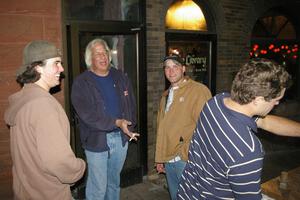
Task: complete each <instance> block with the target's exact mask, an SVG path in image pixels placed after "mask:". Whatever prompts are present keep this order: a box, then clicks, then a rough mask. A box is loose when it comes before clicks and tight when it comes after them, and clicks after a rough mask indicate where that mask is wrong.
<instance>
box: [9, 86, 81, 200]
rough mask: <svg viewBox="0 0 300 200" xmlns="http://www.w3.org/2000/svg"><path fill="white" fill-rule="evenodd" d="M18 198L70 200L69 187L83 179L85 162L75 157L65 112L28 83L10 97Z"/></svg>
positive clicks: (41, 91) (15, 182) (48, 95)
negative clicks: (70, 142)
mask: <svg viewBox="0 0 300 200" xmlns="http://www.w3.org/2000/svg"><path fill="white" fill-rule="evenodd" d="M5 122H6V123H7V124H8V125H9V126H10V143H11V156H12V161H13V169H12V171H13V191H14V197H15V199H22V200H29V199H30V200H35V199H36V200H41V199H43V200H48V199H49V200H50V199H51V200H53V199H55V200H69V199H71V192H70V184H72V183H74V182H76V181H77V180H78V179H80V178H81V177H82V175H83V173H84V171H85V162H84V161H83V160H81V159H78V158H76V157H75V155H74V153H73V151H72V149H71V147H70V144H69V141H70V127H69V121H68V118H67V116H66V114H65V111H64V109H63V108H62V107H61V105H60V104H59V103H58V102H57V100H56V99H55V98H54V97H53V96H51V95H50V94H49V93H48V92H47V91H45V90H44V89H42V88H41V87H39V86H38V85H36V84H26V85H25V86H24V87H23V88H22V90H20V91H19V92H17V93H15V94H13V95H12V96H10V97H9V108H8V109H7V110H6V112H5Z"/></svg>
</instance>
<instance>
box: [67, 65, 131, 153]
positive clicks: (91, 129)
mask: <svg viewBox="0 0 300 200" xmlns="http://www.w3.org/2000/svg"><path fill="white" fill-rule="evenodd" d="M92 73H93V72H91V71H89V70H86V71H85V72H83V73H82V74H80V75H79V76H77V77H76V79H75V80H74V82H73V85H72V93H71V100H72V104H73V106H74V108H75V110H76V113H77V117H78V119H79V130H80V139H81V144H82V147H83V148H84V149H85V150H88V151H92V152H104V151H108V150H109V147H108V145H107V140H106V134H107V133H109V132H111V131H113V130H115V129H116V128H118V127H117V126H116V124H115V121H116V118H114V117H111V116H110V115H108V114H107V113H106V112H105V109H106V108H105V103H104V97H103V93H102V92H101V91H100V90H99V88H98V87H97V83H96V81H95V79H94V78H93V74H92ZM109 73H111V76H112V78H113V81H114V83H115V87H116V91H117V94H118V95H119V96H120V108H121V115H122V118H123V119H126V120H128V121H130V122H131V123H132V124H131V125H130V126H129V127H128V129H129V130H130V131H133V130H134V128H135V126H136V102H135V96H134V93H133V89H132V86H131V84H130V81H129V79H128V77H127V75H125V74H124V73H123V72H122V71H120V70H117V69H115V68H113V67H111V68H110V70H109ZM121 132H122V130H121ZM121 137H122V144H123V146H124V145H125V144H126V142H127V141H128V136H127V135H126V134H125V133H123V132H122V134H121Z"/></svg>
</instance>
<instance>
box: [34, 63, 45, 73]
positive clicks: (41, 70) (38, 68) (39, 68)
mask: <svg viewBox="0 0 300 200" xmlns="http://www.w3.org/2000/svg"><path fill="white" fill-rule="evenodd" d="M35 70H36V71H37V72H38V73H40V74H41V73H42V72H43V67H41V66H40V65H37V66H36V67H35Z"/></svg>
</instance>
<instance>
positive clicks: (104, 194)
mask: <svg viewBox="0 0 300 200" xmlns="http://www.w3.org/2000/svg"><path fill="white" fill-rule="evenodd" d="M120 134H121V133H120V132H111V133H108V134H107V144H108V146H109V149H110V150H109V151H105V152H91V151H87V150H85V155H86V159H87V163H88V177H87V183H86V190H85V196H86V199H87V200H119V199H120V173H121V170H122V168H123V165H124V162H125V159H126V154H127V149H128V142H127V143H126V145H125V146H124V147H123V146H122V138H121V135H120Z"/></svg>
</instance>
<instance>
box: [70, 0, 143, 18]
mask: <svg viewBox="0 0 300 200" xmlns="http://www.w3.org/2000/svg"><path fill="white" fill-rule="evenodd" d="M139 4H140V1H139V0H66V1H65V12H66V18H67V19H72V20H92V21H100V20H104V21H105V20H114V21H134V22H138V21H140V16H139V13H140V12H139V9H140V6H139Z"/></svg>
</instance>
